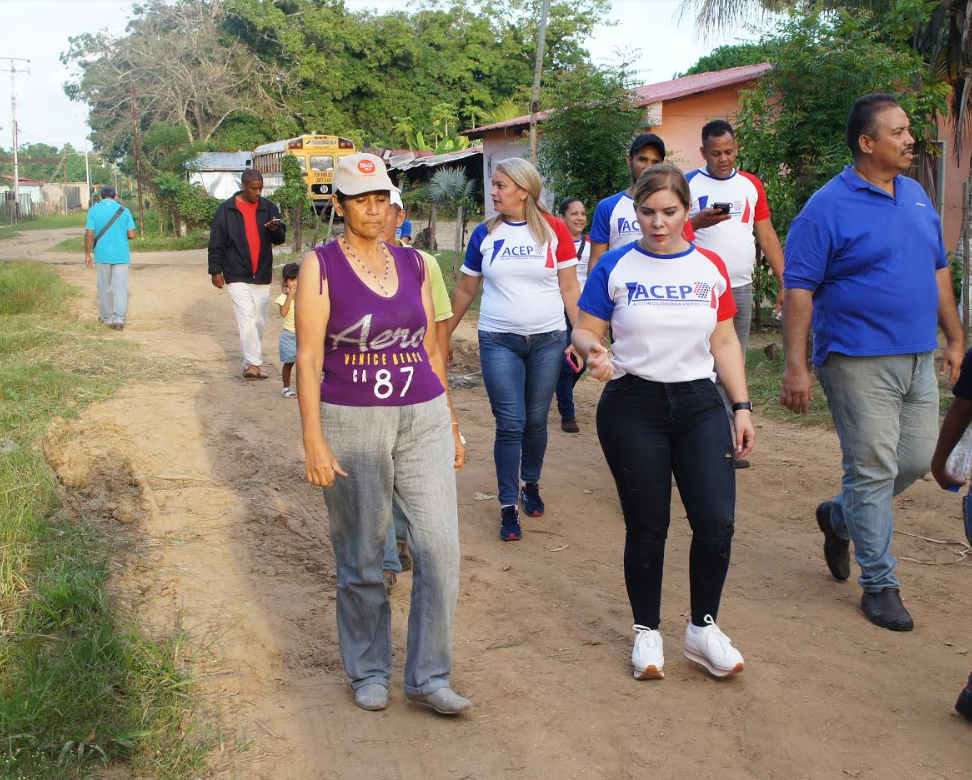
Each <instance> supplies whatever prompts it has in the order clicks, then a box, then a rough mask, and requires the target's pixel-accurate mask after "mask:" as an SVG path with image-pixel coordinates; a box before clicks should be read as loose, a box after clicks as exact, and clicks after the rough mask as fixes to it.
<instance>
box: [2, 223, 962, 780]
mask: <svg viewBox="0 0 972 780" xmlns="http://www.w3.org/2000/svg"><path fill="white" fill-rule="evenodd" d="M28 235H29V237H28V240H27V241H26V242H20V243H19V244H18V243H17V242H16V240H14V241H8V242H0V258H10V257H14V256H24V255H26V254H30V255H31V256H32V257H33V258H34V259H40V260H44V261H47V262H56V263H58V264H59V266H60V271H61V272H62V273H63V275H64V277H65V278H66V279H68V280H69V281H71V282H74V283H77V284H79V285H81V286H82V287H83V288H84V289H85V290H86V291H87V295H86V297H85V298H84V299H82V301H81V302H80V303H79V306H80V310H81V312H82V314H83V316H90V317H94V316H96V306H95V302H94V274H93V272H91V271H88V270H86V269H85V268H84V267H83V264H82V263H81V262H80V258H78V257H69V256H66V255H50V254H46V253H45V252H44V251H43V249H44V246H50V245H52V244H53V243H54V242H55V241H56V240H59V239H60V235H59V234H55V233H53V232H51V233H48V234H42V233H39V232H37V233H32V234H28ZM45 242H46V244H45ZM203 258H204V253H202V252H187V253H170V254H157V255H138V256H136V263H135V265H134V266H133V268H132V272H131V276H130V284H131V301H130V310H129V311H130V313H129V323H128V325H127V326H126V329H125V331H124V333H123V334H115V333H110V332H106V334H105V338H126V339H131V340H133V341H135V342H136V343H137V344H138V346H139V351H140V352H141V353H142V354H143V355H144V356H146V357H148V358H160V359H161V358H166V359H173V360H172V361H171V362H172V364H173V365H174V366H179V365H182V366H186V367H185V368H184V369H181V370H180V369H178V368H177V369H175V370H174V373H173V376H172V377H171V378H170V379H169V381H165V382H156V383H152V384H142V385H139V384H135V385H129V386H127V387H126V388H125V389H124V390H122V391H121V392H119V393H118V394H117V395H115V396H114V397H113V398H112V399H111V400H110V401H108V402H107V403H103V404H100V405H97V406H95V407H92V408H90V409H88V410H87V411H86V412H85V413H84V414H83V416H82V418H81V419H80V420H79V421H78V422H77V423H76V424H73V425H71V426H68V427H67V429H66V430H64V432H63V433H61V434H56V435H55V437H54V443H53V444H52V446H51V448H50V452H51V459H52V461H53V463H54V465H55V466H56V468H57V470H58V473H59V474H60V475H61V477H62V479H64V481H65V482H67V483H69V484H71V485H72V486H74V487H75V488H76V489H77V490H79V491H80V493H81V495H83V496H84V497H85V498H84V501H85V505H86V508H87V511H88V512H89V514H91V515H93V516H102V517H108V516H110V515H112V514H114V515H115V516H117V517H118V518H120V519H121V521H123V522H125V523H128V521H132V520H134V522H131V523H129V524H124V525H123V524H121V523H119V522H117V521H114V520H111V521H110V523H111V527H112V528H115V529H117V530H118V531H119V532H120V533H121V534H122V536H123V538H125V539H127V540H129V541H131V542H132V543H133V544H134V553H133V554H132V555H131V556H129V558H128V559H127V560H126V561H124V564H123V566H122V569H121V571H120V573H119V575H118V577H117V587H118V590H119V593H120V595H121V598H123V599H124V600H125V601H127V602H128V603H130V604H132V605H133V606H134V607H135V608H136V609H137V610H138V612H139V613H140V615H141V616H142V619H143V620H144V621H145V622H146V624H147V625H148V626H149V627H150V630H154V631H159V632H162V631H166V630H169V629H171V627H172V626H173V625H174V624H175V622H176V621H177V620H179V619H180V616H181V621H182V624H183V625H184V626H185V627H187V628H189V629H190V632H191V637H192V641H193V643H194V645H195V646H197V647H199V646H203V647H204V648H206V649H205V650H203V651H198V652H196V653H195V655H194V661H193V664H194V671H195V673H196V675H197V676H198V677H199V679H200V685H199V688H200V691H201V696H202V697H203V700H204V702H205V703H206V704H207V706H209V707H210V708H211V709H212V710H213V711H215V712H217V713H218V715H219V718H220V719H221V722H222V727H223V738H222V743H223V746H224V747H223V750H222V751H221V752H220V751H218V750H217V751H216V752H214V754H213V756H212V762H211V766H212V771H211V775H210V776H211V777H216V778H226V779H227V780H229V779H230V778H233V779H234V780H235V779H237V778H246V779H249V778H254V779H255V778H265V779H266V780H270V779H271V778H272V779H274V780H277V779H278V778H287V779H288V780H324V779H325V778H327V779H328V780H332V779H333V780H336V779H338V778H340V779H342V780H358V779H359V778H360V779H361V780H365V779H367V780H392V779H393V778H403V779H405V780H411V779H413V778H449V779H450V780H451V779H453V778H454V779H455V780H459V779H460V778H467V779H469V780H472V779H473V778H475V779H477V780H479V779H484V780H485V779H491V778H512V777H518V778H531V779H532V778H543V779H544V780H547V779H549V780H554V779H557V780H560V779H561V778H585V779H586V778H590V779H592V780H593V779H594V778H655V779H658V780H664V779H667V778H718V780H735V779H736V778H739V779H742V778H766V779H768V778H847V777H852V778H875V779H879V778H880V779H883V778H891V777H894V778H964V777H968V776H969V772H970V770H969V766H970V764H972V724H969V723H967V722H964V721H963V720H961V719H960V718H958V717H957V716H955V715H954V713H953V712H952V710H951V707H952V704H953V703H954V700H955V697H956V695H957V693H958V690H959V688H960V687H961V683H962V681H963V679H964V677H965V676H966V675H967V674H968V671H969V668H970V666H972V654H970V652H969V650H970V649H972V618H970V615H969V600H970V593H972V570H970V567H969V565H968V564H967V563H965V562H964V561H963V562H962V563H960V564H959V565H954V566H941V565H939V566H931V565H922V564H919V563H914V562H911V561H908V560H902V562H901V564H900V567H899V574H900V577H901V580H902V590H903V595H904V597H905V601H906V603H907V605H908V606H909V608H910V609H911V611H912V614H913V616H914V617H915V620H916V623H917V628H916V630H915V631H914V632H912V633H909V634H895V633H891V632H888V631H884V630H881V629H879V628H876V627H875V626H872V625H871V624H870V623H868V622H867V621H866V620H865V619H864V618H863V617H862V615H861V613H860V611H859V609H858V600H859V597H860V592H859V588H858V587H857V586H856V585H855V584H854V583H853V582H851V583H844V584H839V583H836V582H834V581H833V580H832V579H831V578H830V576H829V575H828V573H827V570H826V568H825V566H824V563H823V560H822V555H821V549H820V548H821V536H820V533H819V531H817V530H816V527H815V523H814V521H813V509H814V507H815V506H816V504H817V503H818V502H819V501H821V500H823V499H825V498H827V497H829V496H830V495H832V493H833V492H834V490H835V488H836V487H837V484H838V479H839V475H840V472H839V462H840V458H839V451H838V446H837V441H836V438H835V436H834V435H833V434H832V433H830V432H828V431H822V430H806V429H802V428H799V427H796V426H790V425H785V424H777V423H769V422H765V421H760V422H758V423H757V425H758V437H759V438H758V442H757V449H756V452H755V453H754V456H753V462H754V467H753V468H752V469H750V470H748V471H744V472H741V473H740V474H739V503H738V509H737V532H736V537H735V547H734V556H733V564H732V568H731V569H730V573H729V581H728V584H727V587H726V593H725V599H724V606H723V611H722V613H721V615H720V620H719V623H720V625H721V626H722V627H723V628H724V629H725V630H726V632H727V633H728V634H729V635H730V636H731V637H732V638H733V640H734V642H735V644H736V645H737V646H738V647H739V648H740V650H741V651H742V652H743V654H744V655H745V658H746V671H745V672H744V673H743V674H742V675H741V676H740V677H738V678H734V679H731V680H728V681H724V682H717V681H714V680H712V679H710V678H708V677H706V676H705V675H704V674H703V673H702V672H701V671H700V670H699V669H698V668H696V667H694V666H691V665H690V664H689V662H688V661H686V660H685V659H684V658H682V656H681V637H682V633H683V631H684V624H685V620H686V613H687V611H688V592H687V588H688V576H687V566H688V543H689V531H688V527H687V523H686V521H685V519H684V513H683V512H682V510H681V507H680V505H676V506H675V508H674V509H673V526H672V530H671V533H670V536H669V552H668V569H667V572H666V581H665V600H664V604H663V610H662V615H663V625H662V633H663V635H664V637H665V641H666V651H667V652H666V655H667V664H666V672H667V677H666V679H664V680H661V681H646V682H637V681H635V680H634V679H632V677H631V674H630V666H629V654H630V650H631V639H632V634H631V616H630V612H629V609H628V606H627V601H626V598H625V592H624V583H623V578H622V570H621V550H622V544H623V527H622V523H621V518H620V512H619V509H618V503H617V499H616V494H615V492H614V485H613V483H612V481H611V479H610V476H609V473H608V471H607V468H606V466H605V465H604V462H603V459H602V456H601V452H600V449H599V447H598V444H597V440H596V437H595V435H594V433H593V413H594V405H595V404H596V400H597V397H598V395H599V392H600V386H599V385H598V384H597V383H596V382H594V381H592V380H589V379H585V380H584V381H582V382H581V383H580V384H579V385H578V398H579V414H578V417H579V420H580V423H581V426H582V432H581V434H580V435H575V436H571V435H568V434H564V433H562V432H561V431H560V430H559V425H557V418H556V415H555V414H554V415H552V416H551V425H550V447H549V452H548V455H547V462H546V468H545V471H544V476H543V492H544V497H545V499H546V502H547V514H546V516H545V517H543V518H540V519H536V520H534V519H527V520H526V522H525V535H524V538H523V541H522V542H519V543H516V544H503V543H501V542H499V541H498V539H497V515H498V507H497V504H496V502H495V500H487V501H478V500H475V498H474V496H475V494H476V493H477V492H484V493H490V494H493V493H495V478H494V472H493V465H492V418H491V415H490V412H489V408H488V405H487V401H486V396H485V393H484V392H483V390H482V388H472V389H467V390H460V391H457V392H456V404H457V407H458V409H459V414H460V419H461V420H462V426H463V431H464V433H465V435H466V437H467V438H468V440H469V442H470V459H469V465H468V466H467V467H466V469H465V470H464V471H463V472H462V473H461V474H460V475H459V477H458V484H459V496H460V499H459V500H460V524H461V540H462V587H461V596H460V601H459V608H458V613H457V618H456V625H455V637H454V647H455V671H454V676H453V683H454V686H455V688H456V689H457V690H458V691H460V692H462V693H464V694H466V695H468V696H469V697H470V698H471V699H472V700H473V701H474V702H475V705H476V708H475V710H474V712H473V713H472V714H471V715H470V716H469V717H465V718H461V719H456V720H447V719H444V718H440V717H437V716H434V715H432V714H430V713H429V712H427V711H421V710H417V709H415V708H413V707H411V706H409V705H407V704H406V703H405V702H404V697H403V694H402V691H401V679H402V677H401V674H402V673H401V669H402V661H403V657H402V656H403V648H404V640H405V619H406V614H407V609H408V596H409V575H408V574H405V575H403V576H402V577H401V578H400V579H399V584H398V586H397V587H396V589H395V591H394V594H393V598H392V604H393V621H394V639H395V649H396V656H395V673H394V678H393V687H392V702H391V706H390V707H389V708H388V709H387V710H385V711H384V712H381V713H369V712H365V711H363V710H360V709H357V708H356V707H355V706H354V705H353V703H352V699H351V695H350V692H349V686H348V683H347V679H346V677H345V674H344V672H343V670H342V668H341V664H340V658H339V655H338V649H337V641H336V628H335V620H334V587H335V578H334V564H333V557H332V553H331V550H330V544H329V541H328V536H327V516H326V511H325V509H324V505H323V501H322V499H321V497H320V494H319V492H318V491H317V490H316V489H314V488H312V487H310V486H308V485H307V484H305V483H304V482H303V479H302V449H301V443H300V442H301V439H300V429H299V419H298V411H297V404H296V402H295V401H289V400H285V399H282V398H281V397H280V395H279V384H280V383H279V365H278V364H277V363H276V341H277V335H278V333H279V327H280V324H279V323H280V320H279V318H276V317H273V316H272V319H271V321H270V325H269V327H268V329H267V334H266V337H265V348H266V351H267V354H268V355H270V356H271V362H272V364H271V365H270V366H268V370H269V372H270V373H271V376H272V378H271V379H270V380H268V381H266V382H259V383H247V382H244V381H242V380H241V379H239V378H237V374H238V346H237V335H236V326H235V322H234V319H233V315H232V311H231V306H230V301H229V299H228V297H227V296H226V294H225V293H221V292H219V291H217V290H215V289H213V288H212V287H211V286H210V284H209V280H208V278H207V276H206V273H205V267H204V259H203ZM757 419H759V418H757ZM896 508H897V513H898V514H897V517H898V527H899V529H900V530H902V531H907V532H908V533H911V534H918V535H920V536H926V537H929V538H933V539H939V540H955V539H958V538H960V537H961V529H960V524H959V514H960V508H959V499H958V498H957V497H955V496H953V495H951V494H944V493H942V492H941V491H939V490H938V489H937V487H936V486H935V485H934V483H931V482H922V483H919V484H918V485H916V486H915V487H914V488H912V489H911V490H910V491H908V492H907V493H906V494H905V496H904V497H903V498H901V499H899V500H898V502H897V504H896ZM895 549H896V553H897V554H898V555H899V556H900V557H907V558H913V559H916V560H921V561H926V562H937V563H948V562H951V561H954V560H955V559H956V558H957V557H958V556H957V554H956V552H955V551H956V550H960V549H962V548H961V547H959V546H957V545H940V544H933V543H931V542H926V541H923V540H921V539H917V538H915V537H912V536H904V535H899V536H898V537H897V538H896V542H895Z"/></svg>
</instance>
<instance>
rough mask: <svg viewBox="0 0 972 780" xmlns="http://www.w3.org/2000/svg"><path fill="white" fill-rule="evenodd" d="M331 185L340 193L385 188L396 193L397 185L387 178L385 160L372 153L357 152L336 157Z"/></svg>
mask: <svg viewBox="0 0 972 780" xmlns="http://www.w3.org/2000/svg"><path fill="white" fill-rule="evenodd" d="M332 186H333V187H334V191H335V192H340V193H341V194H342V195H361V194H363V193H365V192H376V191H381V190H387V191H388V192H390V193H397V192H398V187H396V186H395V185H394V184H392V182H391V179H389V178H388V170H387V169H386V168H385V161H384V160H382V159H381V158H380V157H377V156H376V155H373V154H366V153H364V152H359V153H358V154H349V155H346V156H344V157H341V158H340V159H338V164H337V168H336V169H335V171H334V181H333V184H332Z"/></svg>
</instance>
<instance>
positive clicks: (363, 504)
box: [297, 154, 470, 714]
mask: <svg viewBox="0 0 972 780" xmlns="http://www.w3.org/2000/svg"><path fill="white" fill-rule="evenodd" d="M334 189H335V193H336V201H337V202H336V204H335V206H334V207H335V208H336V209H337V213H338V214H339V215H340V216H341V217H342V218H343V220H344V228H345V230H344V235H343V236H342V237H341V238H339V239H336V240H334V241H332V242H331V243H329V244H327V245H326V246H323V247H318V248H317V249H316V250H315V251H313V252H308V253H307V254H306V255H305V256H304V261H303V263H302V264H301V270H300V277H299V284H298V286H297V336H298V337H297V396H298V400H299V402H300V416H301V422H302V425H303V430H304V452H305V455H306V471H307V480H308V481H309V482H310V483H311V484H314V485H320V486H321V487H323V488H324V501H325V503H326V504H327V511H328V519H329V522H330V529H331V543H332V544H333V546H334V558H335V561H336V564H337V624H338V639H339V642H340V646H341V659H342V660H343V662H344V668H345V670H346V671H347V673H348V676H349V677H350V678H351V685H352V688H353V689H354V695H355V703H356V704H357V705H358V706H359V707H362V708H363V709H367V710H380V709H384V708H385V707H386V706H387V705H388V685H389V678H390V677H391V671H392V665H391V661H392V658H391V650H392V648H391V608H390V606H389V603H388V596H387V594H386V593H385V587H384V583H383V580H382V570H381V564H382V559H383V558H384V547H385V539H386V536H387V532H388V524H389V522H390V519H391V516H392V512H391V508H392V499H393V498H394V499H396V500H397V502H398V504H399V506H400V507H401V509H402V511H403V513H404V514H405V517H406V518H407V519H408V538H409V548H410V549H411V552H412V602H411V609H410V611H409V616H408V654H407V658H406V661H405V696H406V698H408V699H409V700H410V701H413V702H416V703H419V704H423V705H426V706H428V707H431V708H433V709H434V710H436V711H437V712H440V713H443V714H454V713H458V712H462V711H463V710H465V709H468V708H469V707H470V703H469V701H467V700H466V699H464V698H463V697H462V696H459V695H458V694H457V693H455V692H453V691H452V689H451V687H450V683H449V675H450V672H451V669H452V651H451V626H452V617H453V613H454V611H455V607H456V599H457V597H458V593H459V533H458V516H457V508H456V484H455V476H454V474H453V470H455V471H458V470H459V469H460V468H462V465H463V462H464V460H465V448H464V447H463V445H462V440H461V437H460V434H459V423H458V421H457V420H456V416H455V410H454V409H453V408H452V402H451V400H450V398H449V391H448V389H447V388H448V381H447V378H446V370H445V363H444V361H443V358H442V355H441V353H440V352H439V348H438V346H437V342H436V339H435V319H434V317H433V314H432V293H431V289H430V283H429V276H428V274H427V273H426V267H425V261H424V260H423V259H422V258H421V256H420V255H418V254H417V253H416V252H415V251H414V250H413V249H410V248H408V247H397V246H392V245H389V244H386V243H385V242H383V241H382V237H383V234H384V230H385V222H386V216H387V211H388V207H389V200H390V197H389V196H390V193H391V192H397V191H398V190H397V188H396V187H395V186H394V185H393V184H392V183H391V180H390V179H389V178H388V174H387V172H386V170H385V164H384V162H383V161H382V160H381V158H379V157H376V156H374V155H371V154H353V155H348V156H346V157H342V158H341V159H340V161H339V162H338V165H337V169H336V171H335V173H334ZM322 366H323V374H324V376H323V381H322V380H321V367H322ZM450 422H451V424H450Z"/></svg>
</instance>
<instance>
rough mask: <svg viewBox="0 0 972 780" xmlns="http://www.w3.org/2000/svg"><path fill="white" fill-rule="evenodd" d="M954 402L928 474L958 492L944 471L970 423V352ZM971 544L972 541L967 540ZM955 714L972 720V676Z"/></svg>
mask: <svg viewBox="0 0 972 780" xmlns="http://www.w3.org/2000/svg"><path fill="white" fill-rule="evenodd" d="M952 392H953V393H954V395H955V398H953V399H952V403H951V405H950V406H949V407H948V412H946V413H945V420H944V422H942V429H941V431H939V434H938V443H937V444H936V445H935V454H934V455H932V462H931V470H932V476H933V477H935V481H936V482H937V483H938V484H939V485H940V486H941V487H942V488H943V489H945V490H955V491H958V489H959V488H960V487H961V486H962V485H963V484H964V483H965V479H964V476H965V475H962V478H961V479H959V478H958V477H957V475H954V474H949V473H948V471H947V470H946V468H945V465H946V463H947V462H948V456H949V455H951V454H952V450H954V449H955V446H956V445H957V444H958V443H959V440H960V439H961V438H962V436H963V434H964V433H965V431H966V429H967V428H968V427H969V423H972V349H970V350H969V351H968V352H966V353H965V359H964V360H963V361H962V371H961V374H960V376H959V380H958V381H957V382H956V383H955V388H954V389H953V390H952ZM970 504H972V491H970V493H969V495H967V496H966V497H965V498H964V499H963V501H962V514H963V516H964V519H965V535H966V537H972V533H970V530H972V506H970ZM970 542H972V539H970ZM955 711H956V712H958V713H959V714H960V715H962V716H963V717H965V718H968V719H969V720H972V674H970V675H969V681H968V683H967V684H966V686H965V687H964V688H963V689H962V692H961V693H960V694H959V697H958V700H957V701H956V702H955Z"/></svg>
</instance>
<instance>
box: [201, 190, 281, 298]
mask: <svg viewBox="0 0 972 780" xmlns="http://www.w3.org/2000/svg"><path fill="white" fill-rule="evenodd" d="M239 194H240V193H239V192H238V193H236V195H234V196H233V197H231V198H229V199H228V200H224V201H223V203H222V204H221V205H220V207H219V208H218V209H216V216H215V217H213V224H212V227H211V228H210V230H209V273H210V275H212V274H222V275H223V279H224V280H225V281H226V283H227V284H229V283H231V282H246V283H247V284H270V281H271V279H272V278H273V250H272V249H271V248H270V245H271V244H282V243H283V242H284V241H286V240H287V226H286V225H284V223H283V222H281V223H280V225H279V227H277V229H276V230H275V231H273V232H272V233H271V232H270V231H269V230H267V229H266V228H265V227H264V225H266V224H267V222H269V221H270V220H271V219H273V218H274V217H276V218H277V219H280V209H278V208H277V205H276V204H275V203H272V202H271V201H269V200H267V199H266V198H260V203H259V205H257V211H256V220H257V229H258V230H259V231H260V259H259V261H258V263H257V272H256V273H255V274H254V273H253V263H252V262H251V261H250V245H249V244H248V243H247V241H246V227H245V226H244V225H243V213H242V212H241V211H240V210H239V208H237V205H236V198H237V196H238V195H239Z"/></svg>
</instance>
